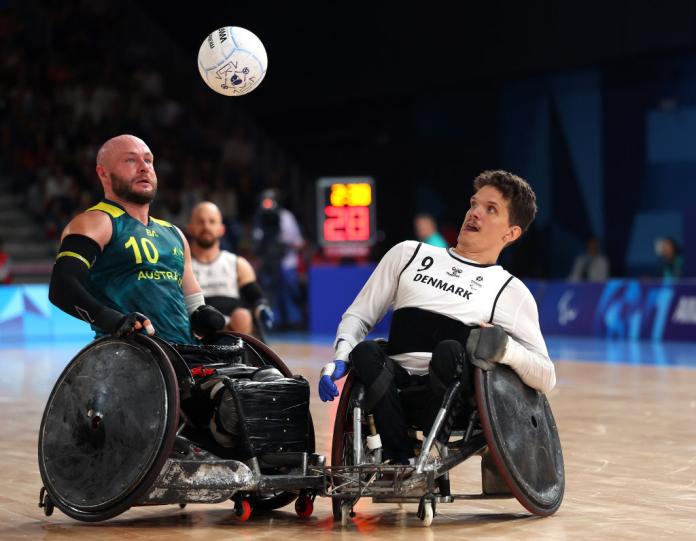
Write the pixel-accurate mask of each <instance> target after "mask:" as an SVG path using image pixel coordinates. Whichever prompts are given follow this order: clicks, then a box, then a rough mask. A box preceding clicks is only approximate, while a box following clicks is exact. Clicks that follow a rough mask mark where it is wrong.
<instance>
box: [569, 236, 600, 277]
mask: <svg viewBox="0 0 696 541" xmlns="http://www.w3.org/2000/svg"><path fill="white" fill-rule="evenodd" d="M608 278H609V259H608V258H607V256H605V255H604V254H603V253H602V252H601V250H600V245H599V239H598V238H596V237H590V238H589V239H587V244H586V246H585V252H583V253H582V254H579V255H578V256H577V257H576V258H575V261H574V263H573V269H572V270H571V272H570V276H569V277H568V279H569V280H570V281H571V282H604V281H605V280H607V279H608Z"/></svg>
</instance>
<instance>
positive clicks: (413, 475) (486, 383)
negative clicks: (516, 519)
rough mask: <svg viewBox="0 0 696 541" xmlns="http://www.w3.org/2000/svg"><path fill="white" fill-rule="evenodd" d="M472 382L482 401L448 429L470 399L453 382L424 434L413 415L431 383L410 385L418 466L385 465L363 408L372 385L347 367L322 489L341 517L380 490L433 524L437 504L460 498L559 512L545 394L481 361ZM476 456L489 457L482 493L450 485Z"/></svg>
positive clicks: (555, 448) (406, 400) (556, 445)
mask: <svg viewBox="0 0 696 541" xmlns="http://www.w3.org/2000/svg"><path fill="white" fill-rule="evenodd" d="M474 389H475V405H473V404H472V405H471V407H470V408H468V409H467V408H464V411H465V412H466V413H465V414H464V415H461V414H460V415H453V417H454V419H455V423H454V426H453V427H452V426H448V427H447V429H446V432H443V430H445V426H446V425H447V424H448V423H451V419H448V416H449V415H450V412H452V413H453V414H454V413H455V412H453V411H452V410H453V408H455V405H457V401H458V400H460V401H461V400H462V396H461V382H459V381H457V382H455V383H454V384H453V385H452V386H451V387H450V388H449V389H448V390H447V392H446V393H445V396H444V399H443V401H442V404H441V406H440V409H439V411H438V413H437V416H436V418H435V420H434V421H433V422H432V426H431V427H429V428H430V430H429V431H428V433H427V436H424V437H423V438H416V434H417V431H419V430H422V429H423V428H424V427H423V426H419V425H418V422H419V421H417V420H414V419H415V418H416V417H417V416H415V415H413V411H414V408H413V404H414V403H418V402H419V400H420V402H421V403H422V400H423V399H424V398H426V397H427V396H428V394H427V387H424V386H423V387H419V386H416V387H411V388H407V389H404V390H402V391H401V392H400V396H401V400H402V404H403V405H404V410H405V414H406V418H407V422H408V423H409V424H410V425H411V429H412V430H411V431H410V436H413V438H414V447H415V452H416V459H415V463H414V464H413V465H385V464H383V463H382V460H381V443H380V442H379V440H378V439H377V438H376V437H375V435H376V434H375V432H376V430H375V427H374V421H373V419H372V418H371V417H372V416H371V415H366V412H365V411H364V406H363V404H365V403H366V398H365V395H366V393H365V388H364V385H363V384H362V383H360V382H359V381H358V380H357V379H356V378H355V377H354V374H353V373H352V372H351V373H349V374H348V377H347V379H346V382H345V384H344V387H343V391H342V394H341V400H340V402H339V404H338V408H337V412H336V420H335V423H334V433H333V442H332V450H331V466H330V467H326V468H324V471H325V472H326V476H325V485H324V495H326V496H331V497H332V507H333V514H334V519H335V520H337V521H338V520H340V521H341V524H343V525H345V524H347V523H348V521H349V517H352V516H354V512H353V506H354V505H355V504H356V502H357V501H358V500H359V499H360V498H361V497H372V501H373V502H375V503H400V504H401V503H406V502H414V503H418V504H419V506H418V517H419V518H420V519H421V520H422V521H423V524H424V525H425V526H429V525H430V524H431V523H432V521H433V517H434V516H435V515H436V509H437V504H441V503H450V502H452V501H454V500H457V499H486V498H512V497H515V498H517V500H518V501H519V502H520V503H521V504H522V505H523V506H524V507H525V508H526V509H527V510H529V511H530V512H531V513H533V514H535V515H539V516H547V515H551V514H553V513H555V512H556V510H557V509H558V508H559V506H560V504H561V501H562V499H563V493H564V490H565V474H564V466H563V454H562V450H561V445H560V440H559V438H558V431H557V429H556V424H555V421H554V418H553V414H552V413H551V408H550V407H549V404H548V401H547V400H546V397H545V396H544V395H543V394H541V393H539V392H537V391H535V390H533V389H531V388H530V387H528V386H526V385H525V384H524V383H522V381H521V380H520V379H519V378H518V376H517V374H516V373H515V372H514V371H513V370H512V369H510V368H509V367H507V366H504V365H497V366H496V367H495V368H494V369H493V370H491V371H483V370H481V369H480V368H477V367H476V368H474ZM461 403H462V402H460V403H459V404H460V405H461ZM409 412H411V413H409ZM457 420H458V421H459V424H458V425H457ZM452 428H453V430H452ZM426 430H427V428H426ZM450 431H451V433H450V436H449V437H442V436H443V435H446V434H447V432H450ZM438 436H440V437H438ZM440 440H445V441H440ZM473 455H480V456H481V475H482V491H481V493H479V494H455V493H452V491H451V490H450V482H449V471H450V470H451V469H452V468H454V467H455V466H457V465H458V464H460V463H462V462H464V461H465V460H467V459H468V458H470V457H471V456H473Z"/></svg>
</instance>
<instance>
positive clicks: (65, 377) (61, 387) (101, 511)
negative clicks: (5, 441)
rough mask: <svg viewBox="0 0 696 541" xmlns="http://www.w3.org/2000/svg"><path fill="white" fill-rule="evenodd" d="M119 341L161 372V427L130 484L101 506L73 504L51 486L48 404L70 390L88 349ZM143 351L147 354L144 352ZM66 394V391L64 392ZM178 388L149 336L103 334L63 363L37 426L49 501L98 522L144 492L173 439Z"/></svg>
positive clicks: (73, 514)
mask: <svg viewBox="0 0 696 541" xmlns="http://www.w3.org/2000/svg"><path fill="white" fill-rule="evenodd" d="M118 342H122V343H124V344H127V345H128V346H130V347H135V348H137V349H140V350H141V351H142V352H143V355H144V357H143V360H147V362H152V363H154V364H155V366H156V370H157V371H158V372H159V373H160V374H161V378H162V382H163V384H164V388H163V391H162V396H161V398H162V400H163V401H165V400H166V402H163V404H165V403H166V405H167V407H166V408H165V409H166V413H163V414H162V419H161V420H162V423H163V426H162V428H161V431H160V432H159V435H158V436H157V441H155V442H153V448H154V451H153V452H152V454H151V455H150V456H147V457H146V459H147V460H146V461H147V465H146V466H143V469H142V474H141V475H140V476H139V477H138V478H137V479H136V480H135V481H134V482H133V483H132V484H131V485H130V486H126V487H125V488H124V490H123V491H122V492H121V493H120V494H118V493H117V494H116V495H115V496H114V497H113V498H112V499H111V500H110V501H109V502H107V503H105V504H103V505H95V504H92V503H91V502H90V503H88V504H85V505H80V504H76V503H74V501H73V500H74V498H72V497H70V498H67V497H65V491H64V490H63V494H61V493H60V492H61V487H60V486H59V487H58V488H55V487H54V483H53V479H52V476H53V472H54V471H55V465H54V464H53V463H54V462H55V459H56V456H53V455H52V453H53V451H52V450H51V448H50V447H49V448H47V445H48V444H47V440H48V437H47V430H48V428H49V427H50V426H54V425H53V424H51V423H53V422H54V419H55V418H56V414H55V412H53V411H52V405H53V403H54V401H56V400H57V399H58V398H57V397H61V396H64V395H66V391H71V389H72V387H71V386H70V385H71V384H70V383H68V381H69V377H71V375H72V374H73V372H74V371H75V370H78V369H79V367H80V363H81V362H82V360H83V356H84V355H86V354H88V352H89V351H90V350H91V349H92V348H101V347H104V346H107V347H108V346H110V345H113V343H118ZM146 352H147V353H146ZM67 394H70V393H67ZM178 413H179V390H178V385H177V378H176V373H175V371H174V368H173V367H172V364H171V363H170V362H169V360H168V358H167V355H166V354H165V352H164V351H163V350H162V349H161V348H160V346H159V345H158V344H157V343H156V342H155V341H154V340H152V339H150V338H148V337H146V336H144V335H141V334H136V335H133V336H131V337H129V338H127V339H117V338H112V337H104V338H100V339H99V340H96V341H94V342H92V343H90V344H89V345H87V346H86V347H85V348H83V349H82V350H81V351H80V352H79V353H78V354H77V355H76V356H75V357H74V358H73V359H72V361H71V362H70V363H69V364H68V365H67V366H66V368H65V369H64V370H63V373H62V374H61V375H60V377H59V378H58V381H57V382H56V384H55V386H54V388H53V390H52V391H51V395H50V396H49V399H48V401H47V404H46V409H45V410H44V413H43V417H42V420H41V427H40V429H39V445H38V447H39V448H38V455H39V472H40V474H41V478H42V481H43V483H44V486H45V487H46V497H47V498H50V500H52V502H53V504H54V505H55V506H56V507H58V509H60V510H61V511H62V512H63V513H65V514H66V515H68V516H69V517H72V518H74V519H77V520H81V521H85V522H98V521H101V520H106V519H109V518H112V517H115V516H117V515H119V514H121V513H123V512H124V511H126V510H128V509H129V508H130V507H131V506H132V505H133V504H136V503H137V502H138V500H139V499H140V498H141V497H142V496H143V495H144V494H146V493H147V491H148V490H149V488H150V487H151V485H152V483H153V482H154V481H155V479H156V478H157V476H158V475H159V473H160V471H161V469H162V466H163V465H164V463H165V461H166V460H167V458H168V457H169V455H170V454H171V451H172V448H173V446H174V440H175V438H176V427H177V426H178V422H179V415H178Z"/></svg>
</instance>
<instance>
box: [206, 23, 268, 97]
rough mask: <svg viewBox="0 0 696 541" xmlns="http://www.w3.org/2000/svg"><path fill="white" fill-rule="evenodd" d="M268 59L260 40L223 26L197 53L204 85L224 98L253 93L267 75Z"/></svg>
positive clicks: (241, 29)
mask: <svg viewBox="0 0 696 541" xmlns="http://www.w3.org/2000/svg"><path fill="white" fill-rule="evenodd" d="M267 65H268V57H267V56H266V49H265V48H264V46H263V43H261V40H260V39H259V38H258V37H256V35H255V34H254V33H253V32H250V31H249V30H247V29H246V28H241V27H239V26H223V27H222V28H219V29H218V30H215V32H213V33H211V34H210V35H209V36H207V37H206V38H205V39H204V40H203V43H202V44H201V48H200V49H199V50H198V71H199V72H200V74H201V77H203V80H204V81H205V83H206V84H207V85H208V86H209V87H210V88H212V89H213V90H215V92H219V93H220V94H224V95H225V96H241V95H242V94H247V93H249V92H251V91H252V90H254V89H255V88H256V87H257V86H259V83H261V81H262V80H263V78H264V76H265V75H266V66H267Z"/></svg>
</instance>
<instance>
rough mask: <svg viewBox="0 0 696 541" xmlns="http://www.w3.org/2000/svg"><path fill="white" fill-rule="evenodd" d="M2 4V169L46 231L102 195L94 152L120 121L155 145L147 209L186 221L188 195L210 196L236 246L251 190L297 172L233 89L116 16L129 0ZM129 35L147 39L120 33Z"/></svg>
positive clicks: (246, 231) (244, 235) (246, 233)
mask: <svg viewBox="0 0 696 541" xmlns="http://www.w3.org/2000/svg"><path fill="white" fill-rule="evenodd" d="M40 4H42V5H40ZM10 6H11V8H12V9H3V10H0V42H1V43H2V50H3V55H2V56H1V57H0V155H1V156H2V159H1V161H0V175H2V177H4V178H6V179H10V182H11V184H12V188H13V191H14V192H15V193H16V192H22V193H25V194H26V209H27V210H28V211H29V212H30V213H31V214H32V216H33V217H34V218H35V219H36V220H39V221H41V222H42V223H43V224H44V229H45V234H46V236H47V237H48V238H49V239H55V238H56V237H57V236H58V235H59V234H60V231H61V230H62V228H63V227H64V225H65V224H66V223H67V222H68V221H69V220H70V218H71V217H72V216H73V215H74V214H75V213H76V212H77V211H79V210H82V209H84V208H87V207H89V206H91V205H92V204H94V203H95V202H96V201H98V200H99V199H100V198H101V186H100V185H99V183H98V181H97V178H96V175H95V173H94V166H95V156H96V152H97V150H98V148H99V146H100V145H101V144H102V143H103V142H104V141H106V140H107V139H109V138H110V137H112V136H114V135H117V134H119V133H133V134H135V135H138V136H139V137H141V138H142V139H144V140H145V141H146V142H147V143H148V145H149V146H150V148H151V149H152V150H153V152H154V154H155V167H156V170H157V174H158V178H159V181H160V191H159V195H158V198H157V202H156V205H155V208H154V209H153V215H155V216H158V217H161V218H163V219H167V220H170V221H172V222H173V223H175V224H177V225H179V226H184V225H185V224H186V222H187V219H188V215H189V212H190V210H191V208H192V207H193V205H194V204H195V203H197V202H199V201H201V200H205V199H210V200H214V201H215V202H216V203H217V204H218V206H220V208H221V209H222V212H223V215H224V216H225V218H226V220H227V221H228V222H229V223H228V230H229V231H230V235H229V238H228V239H227V247H231V248H234V249H236V248H237V247H238V245H239V244H242V248H244V242H245V240H246V239H249V238H250V227H251V221H252V217H253V213H254V211H255V209H256V206H257V203H258V194H259V193H260V191H261V190H262V189H263V188H267V187H280V186H287V185H288V184H289V183H292V182H297V181H298V180H297V177H298V176H299V173H298V172H297V170H296V169H295V168H293V167H292V166H291V164H289V163H288V161H287V159H286V157H285V156H284V155H283V153H282V152H280V151H278V149H277V148H275V147H274V145H273V143H272V142H271V141H269V140H268V139H267V138H265V137H264V135H263V133H262V132H261V131H260V130H259V129H258V127H257V126H256V125H255V124H254V123H253V121H251V120H250V119H249V118H248V117H247V116H246V115H245V113H244V111H243V110H241V109H240V108H239V107H240V105H239V102H238V101H237V102H236V103H232V102H233V101H234V100H232V101H230V99H229V98H227V99H225V98H223V97H218V96H217V95H214V94H213V93H212V92H211V91H210V90H209V89H208V88H207V87H205V86H204V85H203V83H202V82H201V81H199V80H198V76H197V74H196V77H195V78H192V77H190V73H189V72H193V73H196V72H195V71H194V70H193V69H191V70H183V69H182V67H181V62H178V65H177V58H176V54H175V51H176V49H174V48H173V44H172V43H169V42H168V41H167V40H168V39H170V38H168V37H167V36H166V35H164V34H163V35H162V36H158V35H156V32H157V31H156V30H153V26H150V25H148V23H147V21H146V20H145V19H144V18H143V17H137V16H131V17H128V18H124V17H122V16H120V14H121V13H122V12H123V10H124V9H128V10H132V9H138V8H137V6H135V5H134V3H132V2H126V3H125V4H124V3H122V2H119V3H113V2H105V1H89V2H87V1H83V2H66V3H34V2H26V3H23V2H19V1H13V2H10ZM139 20H140V23H138V21H139ZM73 21H79V27H76V26H74V24H73ZM139 24H140V25H141V26H142V28H139V26H138V25H139ZM28 35H31V36H32V39H26V36H28ZM137 35H141V36H142V35H147V36H148V38H149V39H146V40H138V39H129V36H137ZM145 43H147V46H145V45H144V44H145ZM173 51H174V52H173ZM154 58H156V59H157V61H156V62H154V61H153V59H154ZM27 60H29V61H27ZM153 65H157V66H158V67H159V68H160V69H162V71H158V70H156V69H153V68H151V67H150V66H153ZM167 66H169V67H171V69H168V70H167V69H166V67H167ZM182 72H183V73H184V75H182ZM197 83H200V84H197ZM211 119H214V121H211Z"/></svg>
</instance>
